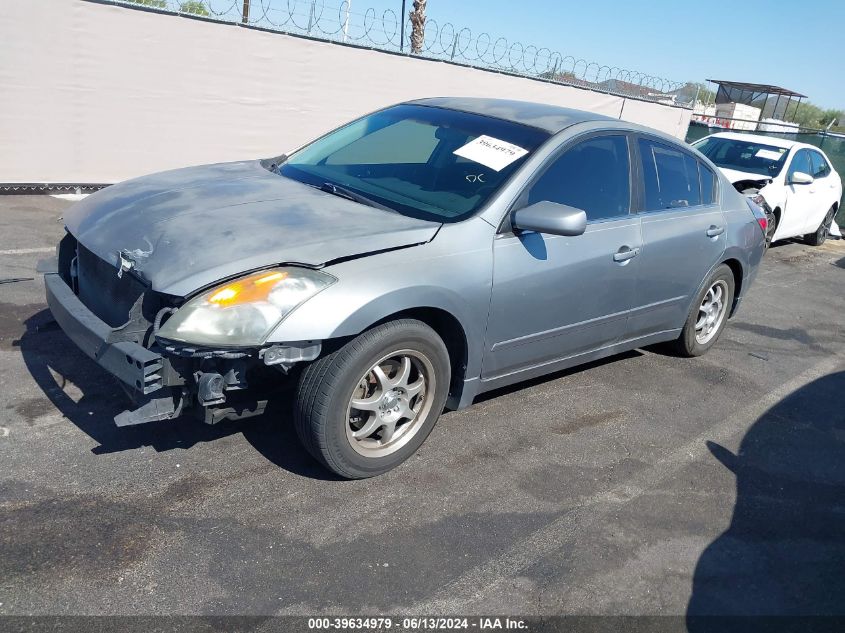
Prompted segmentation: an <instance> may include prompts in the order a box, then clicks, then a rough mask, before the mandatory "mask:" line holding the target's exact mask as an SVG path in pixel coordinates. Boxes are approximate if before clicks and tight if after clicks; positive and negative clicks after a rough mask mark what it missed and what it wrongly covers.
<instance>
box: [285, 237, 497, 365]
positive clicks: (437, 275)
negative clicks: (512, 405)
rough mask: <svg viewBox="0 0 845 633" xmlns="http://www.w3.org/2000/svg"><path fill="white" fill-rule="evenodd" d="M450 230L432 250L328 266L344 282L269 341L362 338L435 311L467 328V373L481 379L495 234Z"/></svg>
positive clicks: (300, 311) (308, 305) (297, 312)
mask: <svg viewBox="0 0 845 633" xmlns="http://www.w3.org/2000/svg"><path fill="white" fill-rule="evenodd" d="M448 229H451V230H442V231H441V233H440V234H439V235H438V236H437V238H436V239H435V240H434V241H433V242H431V243H429V244H425V245H422V246H417V247H413V248H408V249H401V250H396V251H391V252H387V253H379V254H376V255H372V256H368V257H363V258H360V259H356V260H352V261H347V262H342V263H339V264H336V265H334V266H331V267H329V268H327V269H326V270H327V272H331V274H332V275H334V276H335V277H337V279H338V282H337V283H335V284H334V285H332V286H330V287H329V288H327V289H325V290H323V291H322V292H320V293H319V294H318V295H316V296H315V297H313V298H312V299H310V300H308V301H306V302H305V303H304V304H303V305H302V306H300V307H299V308H297V309H296V310H294V311H293V313H291V314H290V316H288V317H287V318H286V319H285V320H284V321H282V323H281V324H280V325H279V326H278V327H277V328H276V329H275V330H274V331H273V333H272V334H271V335H270V337H269V338H268V342H272V343H277V342H278V343H282V342H293V341H309V340H310V341H318V340H319V341H325V340H329V339H337V338H341V337H349V336H356V335H358V334H360V333H361V332H363V331H364V330H366V329H368V328H369V327H371V326H372V325H373V324H375V323H378V322H379V321H382V320H384V319H385V318H386V317H389V316H391V315H394V314H396V313H399V312H404V311H408V310H414V309H419V308H435V309H438V310H442V311H444V312H447V313H448V314H450V315H451V316H452V317H454V319H455V320H456V321H457V322H458V323H459V324H460V325H461V327H462V328H463V331H464V334H465V337H466V345H467V368H466V374H465V375H466V377H467V378H470V377H473V376H476V375H478V373H479V371H480V365H481V356H482V351H483V350H482V348H483V341H484V332H485V329H486V326H487V314H488V310H489V307H490V292H491V283H492V276H493V265H492V263H493V262H492V238H493V234H494V229H493V228H492V227H490V225H488V224H486V223H485V222H483V221H480V220H479V222H478V223H473V222H471V221H470V222H467V223H462V224H457V225H451V226H449V227H448ZM468 245H470V246H468Z"/></svg>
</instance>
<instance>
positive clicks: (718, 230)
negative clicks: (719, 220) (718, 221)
mask: <svg viewBox="0 0 845 633" xmlns="http://www.w3.org/2000/svg"><path fill="white" fill-rule="evenodd" d="M724 232H725V227H724V226H716V225H715V224H711V225H710V228H709V229H707V237H716V236H717V235H721V234H722V233H724Z"/></svg>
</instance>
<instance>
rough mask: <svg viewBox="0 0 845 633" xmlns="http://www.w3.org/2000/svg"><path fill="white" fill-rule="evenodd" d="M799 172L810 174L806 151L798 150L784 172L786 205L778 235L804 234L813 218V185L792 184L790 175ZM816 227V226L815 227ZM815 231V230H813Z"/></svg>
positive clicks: (808, 153)
mask: <svg viewBox="0 0 845 633" xmlns="http://www.w3.org/2000/svg"><path fill="white" fill-rule="evenodd" d="M796 171H800V172H803V173H805V174H808V175H810V174H812V173H813V169H812V166H811V165H810V152H808V151H807V150H806V149H799V150H798V151H797V152H796V153H795V156H793V157H792V161H791V162H790V163H789V168H788V169H787V172H786V181H785V182H784V186H785V187H786V205H785V208H784V210H783V216H782V217H781V225H782V226H781V227H779V228H778V234H780V235H786V236H792V235H803V234H804V233H806V232H807V231H806V226H807V223H808V220H809V219H810V218H811V217H813V203H814V202H815V196H814V195H813V194H814V193H815V188H816V187H815V183H810V184H798V183H793V182H792V175H793V174H794V173H795V172H796ZM816 226H818V224H817V225H816ZM813 230H815V229H813Z"/></svg>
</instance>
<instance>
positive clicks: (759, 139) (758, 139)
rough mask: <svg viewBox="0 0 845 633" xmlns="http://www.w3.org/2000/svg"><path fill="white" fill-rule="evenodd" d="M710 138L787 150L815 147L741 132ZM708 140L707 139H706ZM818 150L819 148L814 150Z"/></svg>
mask: <svg viewBox="0 0 845 633" xmlns="http://www.w3.org/2000/svg"><path fill="white" fill-rule="evenodd" d="M710 136H715V137H716V138H729V139H730V138H732V139H736V140H738V141H754V142H755V143H762V144H764V145H771V146H772V147H784V148H786V149H790V148H792V147H795V146H796V145H799V146H801V147H813V146H812V145H807V144H806V143H799V142H798V141H790V140H788V139H785V138H779V137H777V136H766V135H765V134H741V133H739V132H716V133H715V134H711V135H710ZM705 138H707V137H705ZM813 149H818V148H815V147H814V148H813Z"/></svg>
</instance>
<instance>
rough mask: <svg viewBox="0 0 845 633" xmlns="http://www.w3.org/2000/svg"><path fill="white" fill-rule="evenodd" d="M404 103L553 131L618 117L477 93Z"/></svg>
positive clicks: (613, 119) (612, 119)
mask: <svg viewBox="0 0 845 633" xmlns="http://www.w3.org/2000/svg"><path fill="white" fill-rule="evenodd" d="M406 103H409V104H414V105H423V106H431V107H437V108H447V109H450V110H458V111H460V112H469V113H471V114H481V115H484V116H489V117H494V118H497V119H504V120H506V121H511V122H512V123H520V124H522V125H529V126H531V127H535V128H539V129H541V130H545V131H546V132H551V133H552V134H555V133H557V132H560V131H561V130H563V129H565V128H568V127H569V126H571V125H575V124H576V123H584V122H585V121H605V120H607V121H618V119H615V118H613V117H609V116H605V115H603V114H596V113H595V112H585V111H584V110H575V109H573V108H563V107H561V106H555V105H550V104H547V103H532V102H530V101H514V100H511V99H486V98H479V97H432V98H428V99H416V100H414V101H408V102H406Z"/></svg>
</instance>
